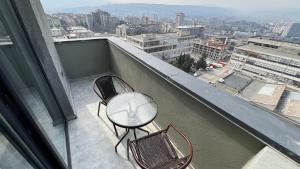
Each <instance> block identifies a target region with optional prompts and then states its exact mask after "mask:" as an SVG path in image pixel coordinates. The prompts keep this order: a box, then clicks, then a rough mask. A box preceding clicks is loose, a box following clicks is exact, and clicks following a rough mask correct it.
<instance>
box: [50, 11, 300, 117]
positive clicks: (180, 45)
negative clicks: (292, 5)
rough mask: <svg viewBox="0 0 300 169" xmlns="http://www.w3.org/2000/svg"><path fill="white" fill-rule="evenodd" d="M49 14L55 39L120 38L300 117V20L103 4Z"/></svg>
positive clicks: (230, 90) (223, 87) (222, 86)
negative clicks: (121, 10) (162, 13)
mask: <svg viewBox="0 0 300 169" xmlns="http://www.w3.org/2000/svg"><path fill="white" fill-rule="evenodd" d="M199 17H200V16H199ZM199 17H198V18H199ZM47 18H48V23H49V28H50V31H51V33H52V36H53V38H54V39H74V38H90V37H109V36H115V37H119V38H121V39H123V40H124V41H126V42H129V43H130V44H132V45H133V46H135V47H137V48H138V49H140V50H143V51H145V52H147V53H150V54H151V55H153V56H155V57H157V58H159V59H162V60H164V61H165V62H168V63H170V64H172V65H174V66H176V67H178V68H180V69H182V70H184V71H185V72H187V73H189V74H191V75H193V76H194V77H195V78H198V79H200V80H203V81H205V82H207V83H209V84H211V85H212V86H215V87H216V88H218V89H220V90H223V91H225V92H227V93H229V94H231V95H234V96H236V97H239V98H242V99H244V100H246V101H248V102H250V103H252V104H254V105H256V106H258V107H260V108H263V109H267V110H270V111H272V112H275V113H276V114H280V115H284V116H285V117H288V118H289V119H291V120H293V121H296V122H300V112H299V109H300V107H299V106H300V91H299V90H300V22H292V21H288V22H282V21H281V22H255V21H247V20H238V19H227V20H226V19H225V18H216V17H206V18H201V19H198V18H197V17H192V18H191V17H188V16H186V14H185V13H183V12H180V11H177V12H176V13H174V14H173V16H171V17H169V18H164V17H159V15H158V14H153V15H145V14H142V16H131V15H128V16H123V17H117V16H113V15H112V14H110V13H109V12H108V11H105V10H103V9H96V10H94V11H92V12H90V13H87V14H78V13H52V14H47ZM266 100H268V101H266Z"/></svg>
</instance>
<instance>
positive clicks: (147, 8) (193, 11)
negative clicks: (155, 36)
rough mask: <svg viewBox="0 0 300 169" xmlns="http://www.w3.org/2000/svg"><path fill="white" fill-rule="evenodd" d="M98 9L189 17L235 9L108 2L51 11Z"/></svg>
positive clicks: (228, 13)
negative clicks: (178, 14)
mask: <svg viewBox="0 0 300 169" xmlns="http://www.w3.org/2000/svg"><path fill="white" fill-rule="evenodd" d="M96 9H102V10H105V11H107V12H109V13H111V14H112V15H114V16H118V17H122V16H126V15H130V16H143V15H144V16H154V15H157V16H158V17H162V16H163V17H172V16H175V13H176V12H183V13H185V15H186V16H188V17H196V16H211V17H214V16H233V15H235V10H233V9H228V8H221V7H209V6H197V5H163V4H137V3H131V4H108V5H102V6H98V7H96V6H93V7H88V6H86V7H77V8H65V9H57V10H51V11H49V12H51V13H56V12H66V13H90V12H92V11H95V10H96Z"/></svg>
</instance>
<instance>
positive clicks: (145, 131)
mask: <svg viewBox="0 0 300 169" xmlns="http://www.w3.org/2000/svg"><path fill="white" fill-rule="evenodd" d="M137 129H139V130H141V131H143V132H146V133H147V134H148V135H149V134H150V132H149V131H147V130H145V129H142V128H137Z"/></svg>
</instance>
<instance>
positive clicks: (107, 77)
mask: <svg viewBox="0 0 300 169" xmlns="http://www.w3.org/2000/svg"><path fill="white" fill-rule="evenodd" d="M93 90H94V92H95V93H96V94H97V95H98V96H99V97H100V101H99V104H98V116H99V113H100V106H101V104H103V105H105V106H106V105H107V103H108V102H109V100H110V99H112V98H113V97H114V96H116V95H118V94H120V93H124V92H134V89H133V88H132V87H131V86H130V85H129V84H128V83H126V82H125V81H124V80H123V79H121V78H120V77H118V76H116V75H113V74H111V73H105V74H102V75H100V76H99V77H98V78H97V79H96V80H95V81H94V86H93ZM114 129H115V132H116V135H117V137H119V135H118V132H117V129H116V125H114Z"/></svg>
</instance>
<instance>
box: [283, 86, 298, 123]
mask: <svg viewBox="0 0 300 169" xmlns="http://www.w3.org/2000/svg"><path fill="white" fill-rule="evenodd" d="M299 110H300V93H299V92H291V91H290V92H289V94H288V97H287V101H286V104H285V107H284V108H283V110H282V114H283V115H285V116H291V117H297V118H300V111H299Z"/></svg>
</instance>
